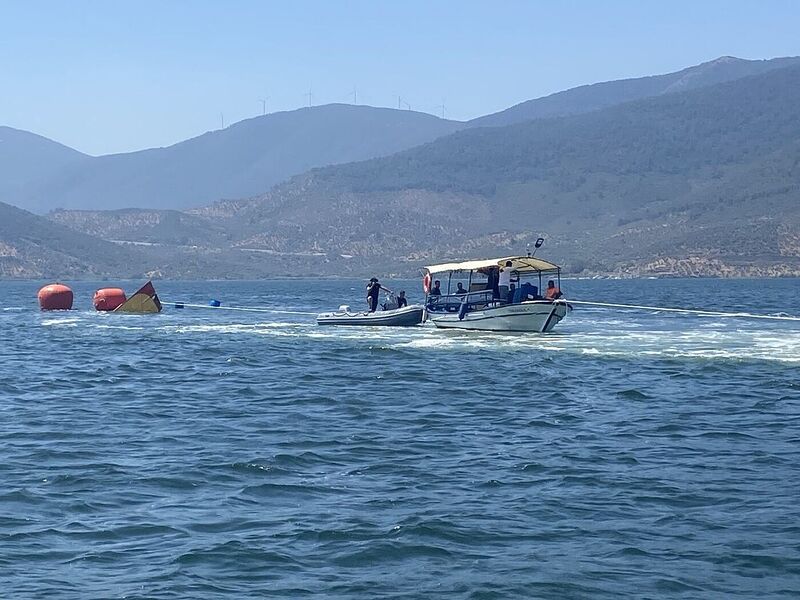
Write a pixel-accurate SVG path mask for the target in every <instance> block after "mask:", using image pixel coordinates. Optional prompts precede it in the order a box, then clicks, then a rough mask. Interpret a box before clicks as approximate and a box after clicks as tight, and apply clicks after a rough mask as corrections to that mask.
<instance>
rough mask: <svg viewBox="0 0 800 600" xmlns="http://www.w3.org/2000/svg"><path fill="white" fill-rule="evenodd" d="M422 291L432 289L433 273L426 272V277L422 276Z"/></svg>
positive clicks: (426, 291)
mask: <svg viewBox="0 0 800 600" xmlns="http://www.w3.org/2000/svg"><path fill="white" fill-rule="evenodd" d="M422 291H423V292H425V293H426V294H427V293H428V292H430V291H431V274H430V273H425V277H423V278H422Z"/></svg>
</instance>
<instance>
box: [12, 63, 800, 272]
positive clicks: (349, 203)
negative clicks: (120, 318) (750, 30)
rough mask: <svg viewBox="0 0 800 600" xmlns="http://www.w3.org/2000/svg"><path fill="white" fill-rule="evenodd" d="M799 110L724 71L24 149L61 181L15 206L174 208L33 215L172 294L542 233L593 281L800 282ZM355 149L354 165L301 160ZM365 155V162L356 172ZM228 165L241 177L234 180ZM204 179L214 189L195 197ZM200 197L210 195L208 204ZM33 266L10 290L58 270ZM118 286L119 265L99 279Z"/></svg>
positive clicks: (795, 69) (796, 70) (509, 247)
mask: <svg viewBox="0 0 800 600" xmlns="http://www.w3.org/2000/svg"><path fill="white" fill-rule="evenodd" d="M799 101H800V61H799V60H798V59H775V60H772V61H742V60H740V59H733V58H728V57H724V58H721V59H718V60H716V61H712V62H710V63H705V64H703V65H698V66H696V67H691V68H689V69H685V70H683V71H680V72H678V73H673V74H669V75H661V76H655V77H649V78H640V79H634V80H623V81H616V82H607V83H601V84H595V85H591V86H583V87H581V88H575V89H573V90H567V91H565V92H561V93H559V94H555V95H553V96H548V97H545V98H541V99H537V100H533V101H530V102H526V103H523V104H520V105H517V106H515V107H511V108H510V109H508V110H506V111H502V112H500V113H497V114H495V115H489V116H487V117H482V118H479V119H476V120H474V121H471V122H468V123H457V122H452V121H444V120H441V119H436V118H435V117H430V116H429V115H421V114H420V113H411V112H410V111H394V110H389V109H371V108H368V107H355V106H343V105H332V106H328V107H318V108H315V109H304V110H302V111H295V112H294V113H279V114H278V115H279V116H274V115H270V116H269V117H274V118H275V119H278V118H280V119H289V120H292V119H294V120H295V121H297V122H295V123H293V124H289V125H286V124H285V123H284V125H285V129H283V130H280V131H281V132H282V133H280V134H278V133H277V132H278V131H279V129H277V128H276V123H275V122H272V123H271V124H270V120H269V119H268V117H259V118H257V119H251V120H250V121H244V122H242V123H240V124H237V125H236V126H232V127H231V128H229V129H228V130H223V131H221V132H213V133H211V134H206V135H205V136H201V137H200V138H195V139H194V140H189V141H187V142H184V143H182V144H178V145H176V146H173V147H170V148H167V149H159V150H148V151H144V152H142V153H133V154H131V155H115V156H111V157H98V158H93V157H86V156H84V155H81V154H80V153H76V152H74V151H69V149H66V148H64V147H63V146H58V145H56V144H55V143H52V142H50V143H49V144H47V143H46V142H47V141H46V140H44V139H43V138H37V137H34V136H32V134H27V136H30V137H26V136H25V135H23V134H22V132H19V135H20V136H22V138H23V139H25V140H26V141H27V143H28V144H31V145H34V146H35V144H40V145H42V147H43V148H47V151H48V152H51V153H52V154H53V156H54V157H57V160H53V161H52V165H53V167H52V169H51V168H50V163H48V167H47V169H44V170H46V171H48V172H49V173H53V172H54V173H55V175H52V174H51V175H48V174H44V172H43V176H42V177H41V178H39V179H36V178H35V177H34V178H29V179H28V180H27V181H26V180H25V177H26V176H29V175H26V173H27V174H29V173H30V169H28V170H27V171H26V170H25V169H24V168H19V169H18V171H19V174H20V175H19V176H17V178H16V180H15V183H14V188H13V190H17V191H16V192H13V191H12V192H8V191H7V189H11V188H0V192H2V193H3V194H5V196H8V195H9V194H11V195H12V196H13V194H14V193H19V190H20V189H24V190H25V193H26V194H28V195H27V196H24V198H27V199H34V198H38V200H36V202H39V203H40V204H39V205H38V206H40V207H44V208H47V207H48V206H47V202H49V203H50V206H52V205H54V204H55V205H62V206H70V205H73V206H80V207H81V208H83V209H87V208H88V209H91V208H93V207H94V206H95V203H100V204H101V205H102V206H106V207H107V205H106V204H102V202H103V194H107V195H108V194H113V196H114V198H115V202H117V201H120V199H121V198H127V199H129V200H131V201H133V200H136V195H135V194H134V195H130V194H133V193H134V191H135V190H137V189H138V190H140V191H139V192H136V194H141V193H142V192H141V190H143V189H145V190H148V191H147V194H149V197H152V198H158V201H157V202H153V203H146V202H144V201H141V197H140V200H139V201H138V204H137V208H136V209H127V210H111V211H105V210H102V211H98V210H57V211H54V212H52V213H50V214H49V215H48V220H45V219H41V218H37V217H34V216H33V215H31V216H30V217H31V218H33V219H40V221H37V222H38V223H39V225H40V226H41V227H45V225H44V224H43V223H45V224H47V226H52V227H56V228H58V229H57V231H58V232H59V235H63V232H65V231H70V232H72V233H75V234H79V235H83V236H86V238H89V239H93V240H97V241H102V242H103V243H104V244H110V245H111V246H112V247H114V248H116V249H117V251H118V252H124V253H125V254H126V255H127V256H128V258H127V259H125V260H127V261H128V263H127V264H129V265H130V266H131V267H132V268H134V270H135V269H137V268H138V269H142V271H143V272H147V273H148V274H155V275H162V276H168V277H189V276H195V277H196V276H201V277H202V276H205V277H250V276H253V277H258V276H265V275H283V274H286V273H308V274H311V273H314V274H321V275H324V274H362V273H366V272H367V271H369V270H375V269H378V270H380V272H384V273H392V272H394V273H413V272H415V271H416V269H417V268H418V267H419V265H420V264H422V263H423V262H425V261H430V260H438V259H448V258H462V257H469V256H474V255H480V254H484V253H488V254H498V253H499V254H504V253H506V252H508V253H515V252H521V251H524V247H525V245H526V244H527V243H528V242H529V241H530V240H535V239H536V237H538V236H539V235H545V237H547V238H548V242H547V250H548V253H547V255H548V257H549V258H552V259H554V260H556V261H557V262H558V261H560V262H563V263H564V266H565V267H566V270H568V271H569V272H572V273H577V274H583V275H593V274H615V275H621V276H631V275H633V276H635V275H652V274H658V275H676V274H677V275H681V274H682V275H712V274H717V275H798V274H800V261H798V258H799V257H800V210H799V209H798V207H800V203H798V200H800V191H799V189H798V182H800V178H798V175H800V167H799V166H798V165H799V164H800V109H798V106H800V104H799ZM311 115H313V116H314V119H316V120H314V121H313V124H311V125H308V126H307V128H302V127H300V122H301V121H302V122H303V123H309V122H310V121H309V120H308V119H309V118H310V116H311ZM301 117H302V118H301ZM342 123H347V124H348V125H349V127H344V126H342ZM354 123H359V124H361V125H359V127H361V129H358V127H355V129H354V125H353V124H354ZM365 123H369V124H365ZM268 125H269V127H268ZM259 128H267V129H259ZM298 128H300V131H302V132H303V133H302V134H297V135H295V133H294V132H296V131H297V130H298ZM406 128H408V129H409V130H408V131H406ZM345 129H347V130H348V131H349V133H350V134H351V135H345V133H343V132H344V130H345ZM229 130H233V131H229ZM267 130H268V131H270V132H272V133H271V134H270V135H266V134H265V133H264V132H265V131H267ZM12 131H13V130H12ZM356 131H357V132H358V133H354V132H356ZM5 132H6V130H3V133H5ZM337 135H338V136H339V137H338V138H337V139H338V141H339V143H340V144H341V146H339V147H336V148H332V147H328V148H324V149H322V148H319V149H315V150H314V151H312V150H308V152H306V151H304V150H303V148H311V147H313V146H314V144H315V142H314V140H319V139H322V138H325V139H327V140H331V139H332V138H333V137H336V136H337ZM373 135H375V136H377V137H379V138H380V141H374V140H372V137H371V136H373ZM326 136H327V137H326ZM358 140H361V141H362V143H360V144H359V143H358ZM267 141H269V142H270V143H269V144H268V143H267ZM184 144H185V145H186V146H184ZM354 145H359V148H358V149H354V148H353V146H354ZM267 147H269V148H271V150H269V151H265V148H267ZM0 148H2V145H0ZM220 148H222V150H220ZM276 148H286V149H287V152H286V153H285V154H283V153H282V152H281V151H280V150H277V149H276ZM334 150H335V151H334ZM0 152H2V150H0ZM270 152H271V153H272V154H270ZM358 153H360V155H359V156H356V158H357V159H364V158H366V159H367V160H359V161H358V162H347V161H348V160H355V159H353V158H348V157H350V156H352V155H353V154H358ZM139 155H147V158H146V159H145V158H142V156H139ZM221 155H226V156H227V157H228V158H229V160H227V162H224V161H223V162H224V164H217V159H218V157H219V156H221ZM0 156H3V155H2V154H0ZM278 156H281V157H283V156H286V157H288V159H287V160H283V161H281V160H278V159H277V158H276V157H278ZM337 156H338V157H339V158H340V159H341V160H337V159H336V157H337ZM102 159H105V160H107V161H109V162H106V163H104V164H105V167H106V168H101V167H100V166H97V165H100V164H101V163H99V162H95V161H100V160H102ZM112 159H113V160H112ZM303 160H305V161H306V162H305V163H303ZM137 161H138V162H137ZM92 162H95V166H93V167H91V168H88V167H87V165H88V164H89V163H92ZM112 163H113V164H114V165H116V166H115V167H114V168H112V167H111V165H112ZM162 163H163V164H164V165H174V164H178V165H182V168H180V169H179V168H177V167H170V166H164V168H163V169H160V168H159V167H158V165H160V164H162ZM337 163H338V164H337ZM124 165H138V166H135V167H130V168H129V167H128V166H124ZM197 165H205V169H203V168H201V167H198V166H197ZM301 165H302V166H301ZM325 165H328V166H325ZM281 169H282V171H281ZM292 169H296V170H295V171H294V176H291V175H293V173H292ZM3 170H4V165H3V164H2V163H0V171H3ZM278 171H281V172H282V173H283V174H282V175H277V174H276V173H277V172H278ZM176 172H179V173H180V176H177V175H176ZM78 173H83V174H87V173H88V174H89V175H85V176H84V175H80V176H79V175H77V174H78ZM92 173H94V175H92ZM193 173H194V174H196V176H197V179H198V180H199V181H203V182H205V183H204V184H203V185H199V184H198V183H197V182H194V183H188V179H191V175H192V174H193ZM103 177H107V178H106V179H104V178H103ZM270 177H272V178H273V179H272V180H270V182H269V183H261V182H262V181H266V179H267V178H270ZM182 178H183V179H182ZM102 181H106V183H105V184H103V183H101V182H102ZM143 181H144V182H146V184H145V183H142V182H143ZM182 181H183V182H185V183H181V182H182ZM59 182H61V183H59ZM69 183H71V184H72V185H71V186H70V185H69ZM275 183H277V185H274V186H273V185H272V184H275ZM126 186H127V187H126ZM148 186H150V187H148ZM215 186H216V187H215ZM236 186H241V187H236ZM248 186H250V187H248ZM259 186H260V187H259ZM201 187H202V188H204V189H205V190H206V191H207V192H208V195H206V196H203V199H202V200H200V201H198V202H193V201H192V198H200V196H201V194H200V188H201ZM34 189H35V190H38V192H37V193H40V194H41V193H44V192H42V190H49V192H47V193H44V195H41V196H38V197H37V196H35V194H34V193H33V192H32V191H31V190H34ZM231 189H233V190H237V189H246V190H247V191H245V192H236V191H233V192H229V191H228V190H231ZM80 190H83V191H80ZM87 190H89V191H91V193H89V192H88V191H87ZM126 190H127V191H126ZM252 190H257V191H255V192H254V191H252ZM259 192H260V193H259ZM178 196H180V197H178ZM224 197H229V198H236V197H241V198H240V199H236V200H219V199H220V198H224ZM14 198H23V196H13V197H12V198H9V199H10V200H13V199H14ZM24 198H23V199H24ZM81 198H91V200H85V203H84V204H80V202H82V200H81ZM45 200H47V202H45ZM172 200H175V202H176V204H171V202H172ZM212 200H217V201H216V202H213V203H210V204H209V202H210V201H212ZM31 201H33V200H31ZM18 202H20V201H19V200H18ZM20 203H22V202H20ZM203 204H206V206H202V205H203ZM190 205H194V206H195V208H192V209H190V210H182V211H178V210H174V209H173V208H174V207H178V208H184V209H185V207H187V206H190ZM114 206H119V204H114ZM123 206H124V204H123ZM152 206H159V207H164V206H167V207H170V209H168V210H164V209H161V208H158V209H157V208H148V207H152ZM8 208H10V207H7V208H5V210H8ZM17 216H18V215H17ZM17 221H18V222H19V219H17ZM8 235H9V233H8V232H7V231H6V230H0V241H5V242H6V245H7V246H8V247H12V248H17V249H18V253H17V254H18V260H20V261H21V260H22V259H19V256H21V254H23V253H24V252H23V251H22V250H19V248H18V247H17V246H14V244H13V243H12V242H13V240H12V242H9V241H8V239H7V236H8ZM14 239H16V240H19V239H20V238H19V237H17V238H14ZM81 239H82V240H84V242H85V238H81ZM59 240H61V241H62V242H64V243H66V241H64V240H63V239H62V238H59ZM112 240H113V242H112ZM70 243H76V242H74V241H72V242H70ZM25 248H26V249H27V250H25V251H27V252H31V246H30V245H28V246H25ZM103 252H105V250H104V251H103ZM6 254H9V252H8V251H7V252H6ZM0 255H2V253H0ZM108 256H115V255H114V254H113V253H111V254H109V255H108ZM23 262H24V261H23ZM44 262H47V260H45V261H44ZM0 264H4V263H0ZM15 264H17V267H16V269H17V270H16V271H13V270H9V269H8V268H4V269H3V271H2V273H3V274H4V275H6V276H11V275H16V276H23V275H26V274H27V275H28V276H35V274H36V273H39V274H41V273H43V272H44V271H43V270H42V269H41V268H39V269H38V270H37V269H36V268H34V267H36V264H33V263H32V265H33V266H32V267H31V268H30V269H29V270H28V271H25V269H24V268H22V267H20V264H21V263H15ZM39 264H42V263H41V261H40V263H39ZM63 264H64V266H63V267H61V268H68V265H69V264H72V263H69V262H67V263H63ZM76 264H77V263H76ZM118 270H119V267H117V266H115V265H114V263H113V261H112V263H104V264H102V265H98V266H97V267H96V268H95V270H94V271H93V272H98V273H99V272H106V273H111V274H113V273H115V272H118ZM129 271H130V269H128V271H124V272H125V273H128V272H129ZM84 272H85V268H84Z"/></svg>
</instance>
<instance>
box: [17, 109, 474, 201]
mask: <svg viewBox="0 0 800 600" xmlns="http://www.w3.org/2000/svg"><path fill="white" fill-rule="evenodd" d="M459 127H462V124H460V123H456V122H453V121H446V120H443V119H439V118H437V117H434V116H432V115H428V114H424V113H418V112H412V111H399V110H392V109H386V108H373V107H368V106H351V105H343V104H331V105H327V106H318V107H313V108H303V109H300V110H295V111H291V112H280V113H274V114H270V115H266V116H262V117H256V118H253V119H248V120H246V121H241V122H239V123H236V124H234V125H231V126H230V127H228V128H226V129H223V130H220V131H213V132H209V133H206V134H204V135H201V136H199V137H196V138H193V139H190V140H186V141H184V142H181V143H179V144H175V145H174V146H169V147H167V148H156V149H151V150H144V151H141V152H132V153H128V154H114V155H108V156H100V157H96V158H91V159H90V160H88V161H82V162H81V163H79V164H76V165H74V166H73V167H72V168H70V167H68V168H66V169H64V170H63V171H62V172H61V173H59V174H58V175H57V176H55V177H48V178H43V179H42V182H41V183H40V185H38V186H35V187H32V188H29V189H28V190H27V193H26V194H23V195H21V196H18V197H16V198H9V201H13V202H14V204H16V205H18V206H22V207H23V208H27V209H30V210H33V211H41V212H45V211H48V210H51V209H54V208H79V209H115V208H128V207H136V208H173V209H174V208H187V207H191V206H200V205H203V204H208V203H209V202H213V201H215V200H219V199H220V198H237V197H242V196H248V195H253V194H257V193H261V192H263V191H264V190H266V189H269V188H270V187H271V186H272V185H274V184H275V183H278V182H280V181H283V180H285V179H287V178H288V177H290V176H292V175H296V174H298V173H302V172H304V171H306V170H308V169H310V168H312V167H318V166H324V165H331V164H337V163H343V162H348V161H353V160H363V159H367V158H373V157H376V156H385V155H389V154H392V153H394V152H397V151H399V150H403V149H406V148H410V147H413V146H416V145H419V144H422V143H424V142H428V141H430V140H433V139H435V138H437V137H439V136H441V135H445V134H448V133H451V132H453V131H455V130H456V129H458V128H459Z"/></svg>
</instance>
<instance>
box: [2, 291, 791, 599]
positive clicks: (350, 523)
mask: <svg viewBox="0 0 800 600" xmlns="http://www.w3.org/2000/svg"><path fill="white" fill-rule="evenodd" d="M42 283H43V282H3V283H0V292H2V294H0V298H2V301H3V306H2V307H0V359H1V360H0V590H2V593H0V595H1V596H2V597H4V598H5V597H7V598H50V599H52V598H201V599H205V598H208V599H210V598H272V597H276V598H277V597H279V598H303V597H314V598H343V599H344V598H348V599H354V598H355V599H372V598H465V599H466V598H474V599H478V598H481V599H489V598H558V599H563V598H619V597H634V598H754V597H758V598H797V597H800V508H799V507H798V506H799V505H800V371H799V370H798V367H800V322H793V321H767V320H755V319H746V318H724V317H699V316H692V315H682V314H671V313H663V312H654V311H622V310H615V309H605V308H592V307H587V306H583V305H576V308H575V310H574V311H573V312H572V313H571V314H570V315H569V316H568V317H567V318H566V319H565V320H564V321H563V322H562V323H561V324H560V325H559V326H558V328H557V329H556V331H555V332H554V333H553V334H550V335H536V334H506V335H500V334H485V333H470V332H457V331H437V330H436V329H434V328H431V327H418V328H411V329H390V328H378V329H364V328H326V327H318V326H317V325H316V324H315V321H314V318H313V316H312V315H310V314H303V313H316V312H318V311H322V310H329V309H331V308H335V307H337V306H338V305H339V304H343V303H347V304H351V305H353V306H361V305H362V304H363V297H362V296H363V285H364V282H361V281H311V280H303V281H266V282H237V283H231V282H209V283H182V282H156V286H157V289H158V291H159V293H160V295H161V296H162V298H164V299H165V300H166V302H165V311H164V312H163V313H162V314H159V315H116V314H99V313H95V312H94V311H93V310H92V307H91V295H92V292H93V291H94V289H96V288H97V287H101V286H102V285H103V284H99V283H77V284H74V285H72V287H73V289H74V290H75V292H76V306H75V310H73V311H70V312H54V313H42V312H40V311H39V310H38V308H37V305H36V291H37V289H38V288H39V287H40V285H41V284H42ZM386 283H387V284H389V285H390V287H392V286H397V287H404V288H405V289H406V290H408V293H409V296H410V297H411V299H412V301H414V300H416V301H419V300H420V299H421V298H420V283H419V282H418V281H413V282H386ZM115 284H116V283H115ZM106 285H107V284H106ZM136 285H137V284H136V283H125V284H124V286H125V287H126V288H128V289H129V290H133V289H135V287H136ZM563 287H564V289H565V291H566V293H567V296H568V297H569V298H573V299H584V300H600V301H610V302H624V303H632V304H646V305H655V306H677V307H694V308H701V309H707V310H731V311H749V312H754V313H759V314H792V315H800V281H798V280H788V279H787V280H770V281H723V280H653V281H565V282H564V285H563ZM212 297H213V298H217V299H219V300H221V301H222V303H223V307H224V306H243V307H248V306H249V307H254V306H258V307H262V308H267V309H275V310H284V311H290V312H291V313H292V314H286V313H270V312H245V311H228V310H215V309H210V308H206V309H201V308H186V309H183V310H177V309H175V308H174V306H173V305H171V304H170V303H169V302H170V301H172V302H174V301H183V302H190V303H191V302H194V303H199V304H206V303H207V302H208V300H209V299H210V298H212ZM294 313H297V314H294Z"/></svg>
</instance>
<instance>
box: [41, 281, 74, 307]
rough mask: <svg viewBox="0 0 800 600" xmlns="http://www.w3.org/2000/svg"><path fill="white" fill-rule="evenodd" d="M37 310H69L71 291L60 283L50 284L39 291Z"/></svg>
mask: <svg viewBox="0 0 800 600" xmlns="http://www.w3.org/2000/svg"><path fill="white" fill-rule="evenodd" d="M38 297H39V308H41V309H42V310H70V309H71V308H72V290H71V289H69V288H68V287H67V286H65V285H63V284H60V283H51V284H50V285H46V286H44V287H43V288H42V289H40V290H39V294H38Z"/></svg>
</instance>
